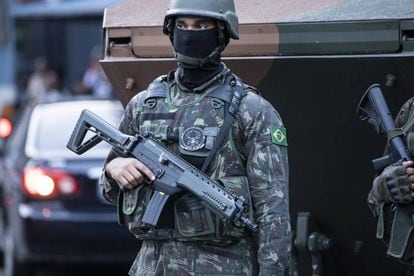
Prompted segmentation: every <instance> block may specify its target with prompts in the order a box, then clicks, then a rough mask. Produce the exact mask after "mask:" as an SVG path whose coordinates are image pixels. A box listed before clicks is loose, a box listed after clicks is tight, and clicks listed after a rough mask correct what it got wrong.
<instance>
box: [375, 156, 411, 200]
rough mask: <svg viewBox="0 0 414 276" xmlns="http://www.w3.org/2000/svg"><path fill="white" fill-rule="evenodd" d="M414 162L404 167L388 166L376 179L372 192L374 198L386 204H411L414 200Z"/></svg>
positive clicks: (403, 165)
mask: <svg viewBox="0 0 414 276" xmlns="http://www.w3.org/2000/svg"><path fill="white" fill-rule="evenodd" d="M413 164H414V163H413V161H406V162H403V164H402V165H400V164H394V165H391V166H388V167H386V168H385V169H384V171H383V172H382V173H381V174H380V175H379V176H377V177H376V178H375V179H374V182H373V184H372V190H373V193H374V196H375V197H376V198H377V199H378V200H380V201H385V202H395V203H402V204H409V203H411V202H412V201H413V200H414V197H413V196H414V192H413V188H414V168H412V166H413Z"/></svg>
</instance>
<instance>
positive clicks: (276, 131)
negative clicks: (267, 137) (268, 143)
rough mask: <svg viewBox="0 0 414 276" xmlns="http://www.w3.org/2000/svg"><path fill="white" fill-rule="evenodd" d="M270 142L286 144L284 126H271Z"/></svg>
mask: <svg viewBox="0 0 414 276" xmlns="http://www.w3.org/2000/svg"><path fill="white" fill-rule="evenodd" d="M271 135H272V143H273V144H276V145H280V146H287V145H288V144H287V136H286V128H284V127H272V131H271Z"/></svg>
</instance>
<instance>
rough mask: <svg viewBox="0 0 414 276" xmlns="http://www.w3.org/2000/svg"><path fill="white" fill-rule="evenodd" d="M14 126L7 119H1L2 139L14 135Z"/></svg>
mask: <svg viewBox="0 0 414 276" xmlns="http://www.w3.org/2000/svg"><path fill="white" fill-rule="evenodd" d="M12 130H13V125H12V123H11V122H10V120H9V119H7V118H0V138H7V137H9V135H10V134H11V133H12Z"/></svg>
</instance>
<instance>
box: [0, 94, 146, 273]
mask: <svg viewBox="0 0 414 276" xmlns="http://www.w3.org/2000/svg"><path fill="white" fill-rule="evenodd" d="M83 109H89V110H91V111H92V112H94V113H96V114H97V115H99V116H101V117H102V118H103V119H105V120H107V121H108V122H110V123H111V124H113V125H114V126H117V125H118V123H119V121H120V118H121V115H122V110H123V108H122V105H121V104H120V103H119V102H118V101H115V100H92V99H82V100H70V101H67V100H66V101H60V102H53V103H42V104H37V105H35V106H28V107H27V108H26V109H25V110H24V111H22V113H21V115H20V116H19V117H20V118H19V119H18V120H17V121H16V124H15V126H14V130H13V133H12V135H11V136H10V137H9V138H8V139H7V142H6V144H5V147H4V149H3V152H2V161H1V162H0V193H1V199H2V200H1V208H0V210H1V213H0V226H1V227H0V230H1V231H2V232H3V233H0V240H1V242H0V245H1V247H2V252H3V255H4V258H3V259H4V271H5V275H32V273H33V269H34V268H35V265H36V264H40V263H60V262H65V263H68V262H75V263H88V264H90V263H95V262H96V263H105V264H108V263H112V262H113V263H117V264H119V263H125V264H126V263H128V264H131V263H132V261H133V259H134V257H135V255H136V252H137V250H138V248H139V244H138V241H137V240H136V239H135V237H134V236H133V235H132V234H130V233H129V232H128V230H127V229H126V228H125V227H123V226H121V225H119V224H118V222H117V212H116V207H115V206H113V205H110V204H108V203H107V202H106V201H105V199H104V198H103V197H102V195H101V194H100V193H99V189H98V179H99V176H100V174H101V172H102V168H103V162H104V159H105V157H106V155H107V153H108V151H109V149H110V146H109V145H108V144H107V143H101V144H99V145H97V146H96V147H94V148H93V149H91V150H89V151H88V152H87V153H85V154H83V155H76V154H74V153H73V152H71V151H70V150H68V149H67V148H66V144H67V142H68V140H69V137H70V135H71V132H72V130H73V129H74V127H75V125H76V122H77V119H78V118H79V115H80V113H81V111H82V110H83Z"/></svg>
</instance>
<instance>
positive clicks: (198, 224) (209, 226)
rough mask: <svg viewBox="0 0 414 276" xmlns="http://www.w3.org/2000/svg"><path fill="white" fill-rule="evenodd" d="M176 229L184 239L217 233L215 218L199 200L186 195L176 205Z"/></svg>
mask: <svg viewBox="0 0 414 276" xmlns="http://www.w3.org/2000/svg"><path fill="white" fill-rule="evenodd" d="M174 215H175V216H174V217H175V228H176V229H177V231H178V232H179V234H180V235H182V236H183V237H200V236H205V235H209V234H213V233H215V228H214V223H213V216H212V214H211V212H210V210H208V209H207V208H206V207H205V206H204V205H203V204H202V203H201V201H200V200H199V199H197V198H196V197H194V196H192V195H190V194H184V195H183V196H181V197H180V198H179V199H177V200H176V202H175V204H174Z"/></svg>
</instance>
